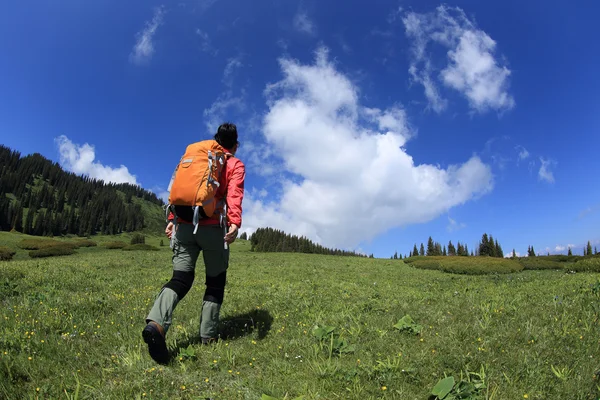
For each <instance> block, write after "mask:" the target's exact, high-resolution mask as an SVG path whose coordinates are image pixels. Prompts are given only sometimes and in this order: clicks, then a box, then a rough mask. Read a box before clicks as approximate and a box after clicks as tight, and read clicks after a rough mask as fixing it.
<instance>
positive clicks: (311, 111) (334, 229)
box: [244, 48, 493, 248]
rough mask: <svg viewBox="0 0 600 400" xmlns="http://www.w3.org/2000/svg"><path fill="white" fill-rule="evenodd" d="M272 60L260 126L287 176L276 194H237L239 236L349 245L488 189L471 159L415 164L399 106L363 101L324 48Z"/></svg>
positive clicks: (484, 171)
mask: <svg viewBox="0 0 600 400" xmlns="http://www.w3.org/2000/svg"><path fill="white" fill-rule="evenodd" d="M280 65H281V68H282V71H283V75H284V78H283V79H282V80H281V81H279V82H277V83H275V84H272V85H268V86H267V88H266V90H265V93H266V95H267V96H268V106H269V110H268V112H267V114H266V116H265V118H264V126H263V129H262V132H263V133H264V136H265V139H266V142H267V147H270V148H272V149H273V151H274V152H275V154H276V155H279V156H280V157H281V158H282V169H284V170H285V172H286V173H287V179H283V180H282V181H281V196H278V197H277V198H271V199H269V200H267V199H259V198H258V197H257V196H252V195H250V194H249V195H248V196H247V197H246V198H245V200H244V214H245V216H244V227H245V229H246V230H248V231H249V233H251V232H252V230H253V229H256V228H258V227H265V226H272V227H277V228H279V229H283V230H284V231H286V232H290V233H294V234H298V235H306V236H308V237H310V238H312V239H313V240H317V241H319V242H321V243H323V244H324V245H326V246H332V247H345V248H352V247H356V246H358V245H360V243H361V242H363V241H368V240H370V239H372V238H374V237H375V236H377V235H379V234H381V233H383V232H385V231H387V230H388V229H390V228H393V227H396V226H403V225H408V224H414V223H422V222H426V221H430V220H432V219H433V218H436V217H437V216H439V215H440V214H442V213H444V212H447V211H448V210H449V209H450V208H452V207H454V206H456V205H459V204H463V203H465V202H467V201H469V200H472V199H473V198H475V197H478V196H480V195H483V194H485V193H487V192H489V191H490V190H492V187H493V178H492V174H491V171H490V167H489V166H487V165H485V164H484V163H482V161H481V160H480V159H479V158H478V157H476V156H473V157H471V158H470V159H469V160H467V161H466V162H465V163H464V164H460V165H451V166H448V167H447V168H446V169H443V168H440V167H438V166H434V165H429V164H420V165H415V163H414V161H413V159H412V157H411V156H410V155H409V154H407V153H406V151H405V150H404V148H403V146H404V144H405V143H406V141H407V140H409V139H410V138H411V137H412V136H413V134H412V131H411V128H410V127H409V125H408V123H407V120H406V115H405V112H404V110H403V109H402V108H401V107H400V106H399V105H394V106H393V107H390V108H387V109H383V110H382V109H378V108H367V107H363V106H362V105H361V104H360V103H359V96H358V88H357V87H355V86H354V85H353V84H352V83H351V82H350V80H349V79H348V78H347V77H346V76H344V75H343V74H341V73H340V72H338V71H337V70H336V69H335V66H334V65H333V64H332V63H331V62H329V61H328V54H327V50H326V49H322V48H321V49H319V50H318V51H317V56H316V62H315V64H314V65H302V64H300V63H298V62H296V61H294V60H291V59H286V58H284V59H280Z"/></svg>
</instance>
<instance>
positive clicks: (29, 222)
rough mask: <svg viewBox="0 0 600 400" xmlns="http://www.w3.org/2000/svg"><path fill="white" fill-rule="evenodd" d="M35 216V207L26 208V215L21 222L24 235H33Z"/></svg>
mask: <svg viewBox="0 0 600 400" xmlns="http://www.w3.org/2000/svg"><path fill="white" fill-rule="evenodd" d="M34 218H35V209H34V208H33V207H32V208H30V209H29V210H27V215H26V216H25V223H24V224H23V233H25V234H26V235H33V234H34V232H33V219H34Z"/></svg>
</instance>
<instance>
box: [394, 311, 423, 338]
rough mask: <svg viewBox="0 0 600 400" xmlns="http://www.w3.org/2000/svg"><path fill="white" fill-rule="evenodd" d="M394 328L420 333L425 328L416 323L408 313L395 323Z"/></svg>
mask: <svg viewBox="0 0 600 400" xmlns="http://www.w3.org/2000/svg"><path fill="white" fill-rule="evenodd" d="M394 328H396V329H398V330H399V331H401V332H402V331H408V332H411V333H415V334H419V333H420V332H421V330H422V329H423V326H421V325H419V324H416V323H415V321H414V320H413V319H412V317H411V316H410V315H408V314H406V315H405V316H404V317H402V318H401V319H400V321H398V322H397V323H396V324H395V325H394Z"/></svg>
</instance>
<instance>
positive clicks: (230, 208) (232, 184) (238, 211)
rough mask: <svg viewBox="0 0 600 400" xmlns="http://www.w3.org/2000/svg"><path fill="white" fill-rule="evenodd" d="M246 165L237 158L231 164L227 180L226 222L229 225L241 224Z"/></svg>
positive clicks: (239, 225)
mask: <svg viewBox="0 0 600 400" xmlns="http://www.w3.org/2000/svg"><path fill="white" fill-rule="evenodd" d="M245 179H246V167H245V166H244V163H242V161H240V160H239V159H235V163H233V165H232V171H231V175H230V176H229V180H228V182H227V222H228V224H229V225H231V224H236V225H237V226H238V228H239V227H241V226H242V201H243V200H244V181H245Z"/></svg>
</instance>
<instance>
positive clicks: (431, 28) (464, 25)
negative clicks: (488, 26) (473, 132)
mask: <svg viewBox="0 0 600 400" xmlns="http://www.w3.org/2000/svg"><path fill="white" fill-rule="evenodd" d="M402 21H403V23H404V28H405V33H406V36H407V37H409V38H410V39H412V40H413V46H412V60H411V65H410V68H409V72H410V74H411V77H412V80H413V81H415V82H417V83H420V84H422V85H423V87H424V89H425V96H426V97H427V99H428V101H429V104H430V106H431V108H433V109H434V110H435V111H436V112H438V113H439V112H441V111H443V110H444V109H445V108H446V105H447V103H446V101H447V100H445V99H443V98H442V96H441V95H440V93H439V91H438V89H437V86H436V81H435V80H434V78H433V77H432V76H433V69H434V68H433V67H432V64H431V59H430V56H429V54H428V53H427V46H428V44H429V43H430V42H432V43H436V44H438V45H440V46H442V47H443V48H445V49H447V53H446V56H447V61H448V64H447V65H446V67H445V68H444V69H442V70H441V71H440V72H439V76H438V79H439V80H440V81H441V82H442V83H443V84H444V85H445V86H447V87H449V88H452V89H455V90H457V91H459V92H460V93H462V94H463V95H464V96H465V97H466V98H467V99H468V101H469V105H470V107H471V108H472V109H473V110H475V111H478V112H484V111H486V110H488V109H494V110H498V111H501V110H508V109H511V108H512V107H514V105H515V101H514V99H513V97H512V96H511V95H510V94H509V93H508V88H507V87H508V77H509V76H510V73H511V72H510V70H509V69H508V68H506V67H505V66H500V65H499V63H498V62H497V61H496V59H495V58H494V52H495V47H496V42H495V41H494V40H493V39H492V38H491V37H489V35H488V34H487V33H485V32H484V31H482V30H480V29H477V27H476V26H475V24H474V23H473V22H471V21H470V20H469V19H468V18H467V16H466V15H465V13H464V12H463V11H462V10H461V9H460V8H458V7H456V8H448V7H446V6H439V7H438V8H437V9H436V11H435V12H431V13H427V14H419V13H414V12H408V13H406V15H405V17H404V18H403V19H402Z"/></svg>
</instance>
